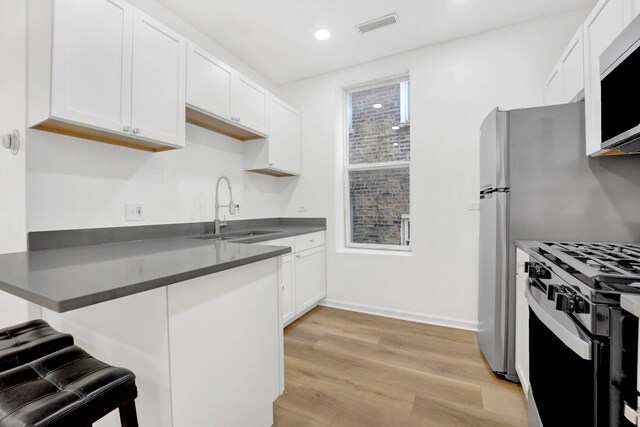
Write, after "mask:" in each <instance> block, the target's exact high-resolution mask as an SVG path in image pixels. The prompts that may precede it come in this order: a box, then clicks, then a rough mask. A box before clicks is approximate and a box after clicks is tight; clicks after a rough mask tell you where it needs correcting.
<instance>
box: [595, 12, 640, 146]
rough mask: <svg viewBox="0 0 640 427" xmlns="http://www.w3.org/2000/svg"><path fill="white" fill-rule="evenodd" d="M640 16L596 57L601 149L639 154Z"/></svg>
mask: <svg viewBox="0 0 640 427" xmlns="http://www.w3.org/2000/svg"><path fill="white" fill-rule="evenodd" d="M639 47H640V17H638V18H636V19H634V20H633V21H632V22H631V23H630V24H629V25H628V26H627V28H625V30H624V31H623V32H622V33H621V34H620V35H619V36H618V37H617V38H616V39H615V40H614V41H613V42H612V43H611V45H610V46H609V47H608V48H607V49H606V50H605V51H604V52H603V53H602V55H601V56H600V73H601V74H600V76H601V103H602V110H601V114H602V148H603V149H618V150H620V151H622V152H625V153H636V152H640V112H638V109H637V108H634V107H633V106H634V105H635V102H636V101H637V100H638V96H639V95H640V81H639V80H638V75H640V49H638V48H639Z"/></svg>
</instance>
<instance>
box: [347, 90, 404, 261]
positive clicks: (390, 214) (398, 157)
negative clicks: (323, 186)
mask: <svg viewBox="0 0 640 427" xmlns="http://www.w3.org/2000/svg"><path fill="white" fill-rule="evenodd" d="M346 104H347V105H346V108H345V111H346V113H347V117H346V125H347V132H345V134H346V136H345V151H346V152H345V166H344V167H345V170H344V175H345V205H346V209H345V211H346V216H347V218H346V221H345V222H346V224H347V233H346V234H347V242H346V243H347V246H351V247H364V248H380V249H408V245H409V243H410V239H411V237H410V231H411V229H410V227H411V225H410V219H411V217H410V210H409V163H410V160H411V138H410V125H409V124H410V121H409V78H408V77H403V78H399V79H393V80H387V81H384V82H380V83H377V84H375V85H368V86H363V87H357V88H353V89H348V90H347V91H346Z"/></svg>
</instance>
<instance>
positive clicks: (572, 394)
mask: <svg viewBox="0 0 640 427" xmlns="http://www.w3.org/2000/svg"><path fill="white" fill-rule="evenodd" d="M525 269H526V270H528V273H529V280H528V283H527V301H528V303H529V378H530V381H531V387H530V389H529V425H530V426H532V427H535V426H542V425H544V427H555V426H569V425H574V426H584V427H588V426H593V427H596V426H599V427H603V426H608V427H618V426H631V425H634V424H632V423H631V422H630V421H629V420H628V419H626V418H625V410H624V409H625V401H626V402H628V403H631V404H632V405H633V409H635V403H636V395H637V392H636V378H637V361H638V318H637V317H635V316H633V315H632V314H630V313H628V312H626V311H624V310H623V309H621V308H620V295H621V294H623V293H634V294H640V245H636V244H612V243H568V242H536V243H535V244H532V245H531V250H530V260H529V262H528V263H526V264H525ZM559 405H561V408H560V407H559ZM627 411H629V409H627ZM632 412H634V411H632Z"/></svg>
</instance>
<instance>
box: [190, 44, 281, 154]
mask: <svg viewBox="0 0 640 427" xmlns="http://www.w3.org/2000/svg"><path fill="white" fill-rule="evenodd" d="M187 59H188V61H187V121H188V122H189V123H193V124H195V125H197V126H202V127H204V128H207V129H210V130H213V131H216V132H219V133H222V134H225V135H228V136H231V137H234V138H236V139H240V140H242V141H247V140H251V139H258V138H264V137H265V136H266V135H267V130H268V126H267V100H268V98H269V92H268V91H267V90H265V89H263V88H262V87H260V86H259V85H258V84H256V83H254V82H252V81H251V80H249V79H247V78H246V77H244V76H243V75H241V74H240V73H238V72H237V71H236V70H234V69H232V68H231V67H229V66H228V65H226V64H225V63H224V62H222V61H220V60H218V59H217V58H215V57H214V56H213V55H211V54H210V53H208V52H207V51H205V50H204V49H202V48H200V47H198V46H196V45H195V44H193V43H189V52H188V54H187Z"/></svg>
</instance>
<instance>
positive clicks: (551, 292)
mask: <svg viewBox="0 0 640 427" xmlns="http://www.w3.org/2000/svg"><path fill="white" fill-rule="evenodd" d="M560 291H561V287H560V286H558V285H549V286H547V299H548V300H549V301H554V300H555V299H556V294H557V293H558V292H560Z"/></svg>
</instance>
